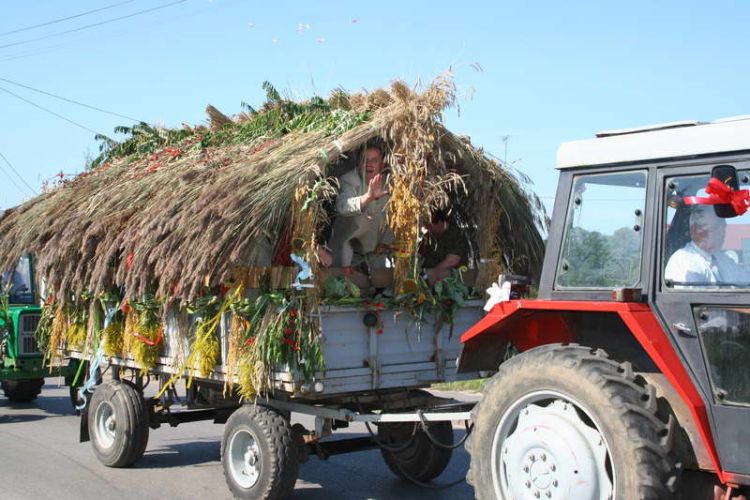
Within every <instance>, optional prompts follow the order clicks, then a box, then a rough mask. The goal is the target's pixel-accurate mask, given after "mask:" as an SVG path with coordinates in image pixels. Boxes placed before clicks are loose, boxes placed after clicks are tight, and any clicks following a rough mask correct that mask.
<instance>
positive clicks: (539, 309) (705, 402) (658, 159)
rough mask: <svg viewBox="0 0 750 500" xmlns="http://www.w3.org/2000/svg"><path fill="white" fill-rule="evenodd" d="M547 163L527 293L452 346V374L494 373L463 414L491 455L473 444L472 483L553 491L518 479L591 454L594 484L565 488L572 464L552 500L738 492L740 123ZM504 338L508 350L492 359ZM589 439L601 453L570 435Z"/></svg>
mask: <svg viewBox="0 0 750 500" xmlns="http://www.w3.org/2000/svg"><path fill="white" fill-rule="evenodd" d="M558 169H559V170H560V178H559V184H558V190H557V196H556V200H555V205H554V210H553V216H552V223H551V226H550V228H549V237H548V240H547V248H546V253H545V260H544V267H543V270H542V274H541V279H540V283H539V299H538V300H510V301H506V302H503V303H500V304H497V305H495V306H494V307H493V308H492V310H490V311H489V313H488V314H487V316H485V318H483V319H482V320H481V321H479V322H478V323H477V324H476V325H474V327H472V328H470V329H469V330H468V331H467V332H465V333H464V335H463V336H462V341H463V342H464V350H463V352H462V356H461V359H460V360H459V365H460V367H461V368H462V369H463V368H467V369H468V368H473V369H480V370H484V369H487V370H491V369H493V366H492V365H493V364H496V366H497V365H499V366H500V369H499V371H498V374H497V375H496V376H495V377H496V378H497V379H499V380H498V382H497V383H495V384H493V385H490V384H488V386H487V387H490V388H493V387H494V388H496V389H495V390H494V392H497V394H494V392H493V394H490V395H488V394H486V395H485V399H484V400H483V402H482V403H481V404H480V405H479V407H478V409H477V410H476V411H477V414H478V417H477V421H476V424H477V427H478V428H480V427H481V426H482V425H489V426H490V427H491V428H492V429H493V431H492V432H494V434H491V435H487V436H485V437H486V443H493V442H494V443H495V446H496V447H495V448H491V446H492V445H491V444H487V445H486V446H487V447H490V448H488V449H486V450H485V451H486V452H487V453H489V455H488V456H489V457H491V458H490V460H489V462H483V461H482V459H481V458H478V459H477V460H475V455H476V454H475V453H474V452H472V474H485V473H486V474H488V475H489V477H491V479H492V480H491V481H490V483H489V484H492V485H494V488H495V489H494V490H493V492H494V494H495V496H497V497H499V498H526V495H531V494H534V495H535V496H536V497H537V498H539V495H546V496H547V497H550V496H549V495H547V493H548V492H549V493H550V494H553V493H555V491H554V488H553V489H547V488H546V486H545V488H535V487H534V484H537V482H539V481H541V479H539V478H541V477H542V476H539V477H536V476H534V477H532V476H531V475H529V474H531V473H528V474H527V473H526V472H524V474H519V473H518V471H519V470H521V471H527V470H532V469H533V466H534V464H535V462H536V461H538V457H539V455H540V453H544V455H545V456H558V457H560V456H566V457H568V458H570V457H572V456H573V455H576V456H578V457H580V456H583V455H586V453H587V452H586V451H585V450H589V451H590V453H591V454H590V455H587V456H588V459H590V461H589V462H587V464H588V465H586V466H587V467H590V468H589V469H588V470H589V471H590V472H589V475H587V476H586V477H585V478H580V479H582V480H583V479H585V480H586V484H588V485H589V486H591V485H592V484H594V485H595V487H594V489H593V490H591V488H589V489H588V490H586V489H585V488H584V489H578V490H577V489H575V488H576V487H575V485H576V484H579V483H576V482H575V481H573V480H572V478H573V476H575V475H576V474H580V473H581V471H582V470H583V465H582V464H581V468H576V467H573V468H571V469H570V471H568V472H570V474H572V476H571V477H565V478H563V477H562V476H561V477H559V478H558V479H556V481H558V483H562V481H563V480H565V481H566V483H565V484H567V485H573V486H570V488H571V489H569V490H566V494H567V496H564V497H566V498H607V497H609V498H652V497H653V498H662V497H665V495H671V494H674V493H680V492H682V495H683V498H703V497H702V496H690V494H688V493H691V494H696V495H697V493H695V492H696V491H697V490H694V489H693V486H689V485H690V484H693V483H692V482H691V481H697V482H698V483H700V484H703V485H704V486H705V485H706V484H709V483H712V482H713V483H715V484H710V486H711V487H714V488H719V489H724V491H726V490H735V491H737V490H742V491H743V492H744V493H747V490H746V489H747V487H748V485H750V426H748V425H747V423H748V422H750V212H748V208H749V207H750V118H748V117H740V118H732V119H725V120H720V121H717V122H710V123H708V122H678V123H669V124H662V125H656V126H651V127H643V128H638V129H631V130H615V131H608V132H602V133H600V134H597V137H596V138H594V139H588V140H583V141H575V142H570V143H565V144H563V145H562V146H561V147H560V149H559V151H558ZM508 343H510V344H512V345H513V346H514V347H515V349H516V350H517V351H520V353H519V354H518V355H516V356H514V357H513V358H511V359H510V360H507V361H504V358H503V357H502V353H503V352H506V351H504V350H503V349H504V348H505V347H507V344H508ZM493 353H494V354H493ZM567 377H570V378H571V380H570V383H568V382H567V381H566V378H567ZM516 379H517V380H516ZM586 381H590V382H592V384H591V385H588V383H587V382H586ZM613 381H616V383H614V384H613ZM500 391H502V395H501V394H500ZM490 392H492V391H490ZM493 397H494V398H495V401H494V403H492V408H490V406H491V405H490V403H489V402H485V401H488V400H491V399H492V398H493ZM623 402H625V403H626V404H625V406H623V404H624V403H623ZM571 407H572V408H575V410H576V412H575V413H566V411H564V409H565V408H571ZM626 408H630V409H629V410H628V409H626ZM623 412H624V413H623ZM628 412H637V413H638V414H639V415H641V416H644V415H645V416H647V417H648V418H647V419H644V418H641V416H639V417H635V416H633V417H632V419H631V418H630V416H627V415H629V413H628ZM485 413H486V415H485ZM490 414H492V415H491V416H490ZM528 415H532V416H533V417H529V416H528ZM616 415H620V416H619V417H616ZM633 415H634V414H633ZM631 416H632V415H631ZM626 417H627V418H626ZM618 418H619V419H620V420H621V421H620V423H618V424H615V423H614V422H615V421H616V419H618ZM629 419H630V420H629ZM647 420H648V422H649V423H647ZM550 425H551V426H552V427H555V426H557V427H556V431H555V432H554V433H553V434H550V435H549V436H546V434H544V433H542V434H544V435H539V436H537V435H535V434H533V433H528V432H526V431H525V430H523V429H526V430H528V429H534V430H536V429H540V430H541V428H542V427H543V426H550ZM649 425H652V426H651V427H649ZM535 426H536V427H535ZM636 428H638V429H640V430H638V431H634V429H636ZM592 429H596V432H598V434H597V435H596V436H598V437H596V436H595V435H594V434H593V433H592V434H591V435H592V436H593V437H592V438H591V439H593V440H594V441H596V440H599V441H601V443H603V444H602V445H601V446H605V447H607V450H606V452H605V453H604V454H602V453H601V450H600V449H599V446H600V445H599V444H598V442H597V444H596V445H591V443H592V442H593V441H590V440H589V438H581V439H578V438H575V439H574V438H573V437H571V436H574V435H581V436H585V435H587V433H589V432H590V431H591V430H592ZM634 432H635V433H634ZM619 433H622V435H625V436H630V437H629V439H630V440H631V444H628V443H626V442H621V441H620V440H619V437H618V435H617V434H619ZM480 435H481V433H480ZM560 435H564V436H568V437H566V439H568V438H570V439H568V442H567V444H564V443H561V442H560V441H559V439H558V438H557V437H556V436H560ZM545 436H546V438H548V439H546V440H544V439H545ZM477 439H482V438H477ZM493 439H494V441H493ZM555 439H558V441H555ZM633 440H635V441H633ZM516 443H518V444H517V445H516ZM555 443H557V444H555ZM571 443H572V445H571ZM504 446H505V448H503V447H504ZM571 446H574V447H575V449H572V448H571ZM642 446H646V447H651V448H652V450H655V451H654V456H651V457H647V456H645V455H643V456H641V455H640V454H639V453H640V452H639V451H638V449H640V448H639V447H642ZM516 447H518V450H516ZM545 447H546V448H545ZM522 449H523V450H531V449H536V450H537V451H536V452H535V453H532V454H530V455H529V454H528V453H524V452H522ZM493 453H494V455H493ZM571 453H573V455H571ZM620 453H622V455H620V456H618V454H620ZM506 454H507V455H506ZM628 454H630V455H628ZM503 457H508V458H503ZM634 457H635V459H634ZM535 458H536V459H537V460H535ZM574 460H576V459H574ZM602 460H603V461H602ZM485 464H487V467H488V468H486V469H482V468H483V467H484V465H485ZM544 471H546V472H545V474H547V473H549V474H551V475H550V476H544V477H545V480H546V479H548V478H549V477H552V476H554V474H553V473H552V472H551V469H549V467H547V468H544ZM472 474H470V478H471V476H472ZM485 477H488V476H485ZM696 478H699V479H700V480H696ZM649 482H650V484H652V485H653V484H659V485H661V486H658V487H650V486H647V483H649ZM681 482H682V485H680V483H681ZM527 484H530V485H531V486H530V487H527ZM539 484H541V483H539ZM545 485H546V483H545ZM686 485H688V486H686ZM475 487H476V484H475ZM584 490H585V491H584ZM685 491H687V492H688V493H684V492H685ZM644 492H649V494H644ZM480 496H481V495H480ZM706 498H710V497H708V496H707V497H706Z"/></svg>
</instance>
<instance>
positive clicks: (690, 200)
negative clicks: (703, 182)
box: [684, 177, 750, 215]
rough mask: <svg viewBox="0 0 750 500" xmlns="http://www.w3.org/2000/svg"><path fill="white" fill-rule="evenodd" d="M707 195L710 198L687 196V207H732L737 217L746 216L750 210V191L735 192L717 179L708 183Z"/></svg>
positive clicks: (740, 190)
mask: <svg viewBox="0 0 750 500" xmlns="http://www.w3.org/2000/svg"><path fill="white" fill-rule="evenodd" d="M706 193H708V196H686V197H685V198H684V201H685V205H732V208H733V209H734V212H735V213H736V214H737V215H742V214H744V213H745V212H747V210H748V208H750V191H748V190H747V189H738V190H736V191H735V190H733V189H732V188H731V187H730V186H727V185H726V184H725V183H723V182H722V181H720V180H719V179H717V178H716V177H711V179H710V180H709V181H708V185H707V186H706Z"/></svg>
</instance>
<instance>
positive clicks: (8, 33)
mask: <svg viewBox="0 0 750 500" xmlns="http://www.w3.org/2000/svg"><path fill="white" fill-rule="evenodd" d="M134 1H135V0H127V1H125V2H120V3H115V4H112V5H107V6H106V7H100V8H98V9H94V10H87V11H86V12H81V13H80V14H75V15H72V16H68V17H63V18H60V19H53V20H52V21H47V22H44V23H39V24H34V25H32V26H26V27H24V28H18V29H15V30H11V31H4V32H2V33H0V36H5V35H12V34H13V33H20V32H22V31H28V30H33V29H34V28H41V27H42V26H49V25H50V24H56V23H61V22H63V21H69V20H70V19H75V18H77V17H83V16H86V15H89V14H93V13H95V12H101V11H103V10H107V9H111V8H114V7H119V6H120V5H125V4H126V3H133V2H134Z"/></svg>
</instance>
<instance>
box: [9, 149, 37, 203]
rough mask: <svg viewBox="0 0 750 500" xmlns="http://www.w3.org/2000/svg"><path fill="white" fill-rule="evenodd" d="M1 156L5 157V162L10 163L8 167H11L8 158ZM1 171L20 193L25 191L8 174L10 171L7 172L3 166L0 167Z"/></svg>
mask: <svg viewBox="0 0 750 500" xmlns="http://www.w3.org/2000/svg"><path fill="white" fill-rule="evenodd" d="M0 156H2V157H3V160H5V161H6V162H7V163H8V165H10V162H8V159H7V158H6V157H5V155H3V154H2V153H0ZM0 170H2V172H3V173H4V174H5V176H6V177H7V178H8V180H9V181H10V182H11V183H12V184H13V185H14V186H16V189H18V191H23V188H22V187H21V186H19V185H18V183H17V182H16V180H15V179H14V178H13V177H11V176H10V174H9V173H8V171H7V170H5V168H3V167H2V166H0ZM24 183H25V181H24ZM34 194H36V193H34Z"/></svg>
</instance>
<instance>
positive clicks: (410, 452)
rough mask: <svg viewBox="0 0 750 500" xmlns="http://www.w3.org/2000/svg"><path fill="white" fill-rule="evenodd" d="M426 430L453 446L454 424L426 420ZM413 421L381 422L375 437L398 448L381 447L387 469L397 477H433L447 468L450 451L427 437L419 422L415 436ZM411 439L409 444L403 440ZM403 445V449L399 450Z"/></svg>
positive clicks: (425, 479)
mask: <svg viewBox="0 0 750 500" xmlns="http://www.w3.org/2000/svg"><path fill="white" fill-rule="evenodd" d="M427 430H428V431H429V433H430V435H431V436H432V437H433V438H434V439H435V441H437V442H438V443H440V444H443V445H445V446H451V445H453V426H452V425H451V423H450V422H429V423H428V424H427ZM412 432H414V424H413V423H410V422H399V423H393V424H390V423H389V424H380V425H379V426H378V440H379V441H381V442H382V443H383V444H385V445H387V446H388V447H389V448H392V449H397V450H398V451H388V450H385V449H383V448H381V449H380V451H381V453H382V454H383V459H385V463H386V465H387V466H388V468H389V469H390V470H391V472H393V473H394V474H395V475H396V476H398V477H400V478H402V479H406V480H410V479H412V478H413V479H416V480H417V481H421V482H427V481H430V480H432V479H435V478H436V477H438V476H439V475H440V474H442V473H443V471H444V470H445V469H446V467H448V463H449V462H450V460H451V455H452V453H453V450H451V449H446V448H441V447H439V446H437V445H435V443H433V442H432V441H430V438H428V437H427V435H426V434H425V432H424V431H423V430H422V427H421V425H420V424H417V429H416V432H414V438H413V439H412ZM410 440H411V444H409V445H408V446H406V443H407V442H409V441H410ZM404 446H406V448H405V449H403V450H401V448H403V447H404Z"/></svg>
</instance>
